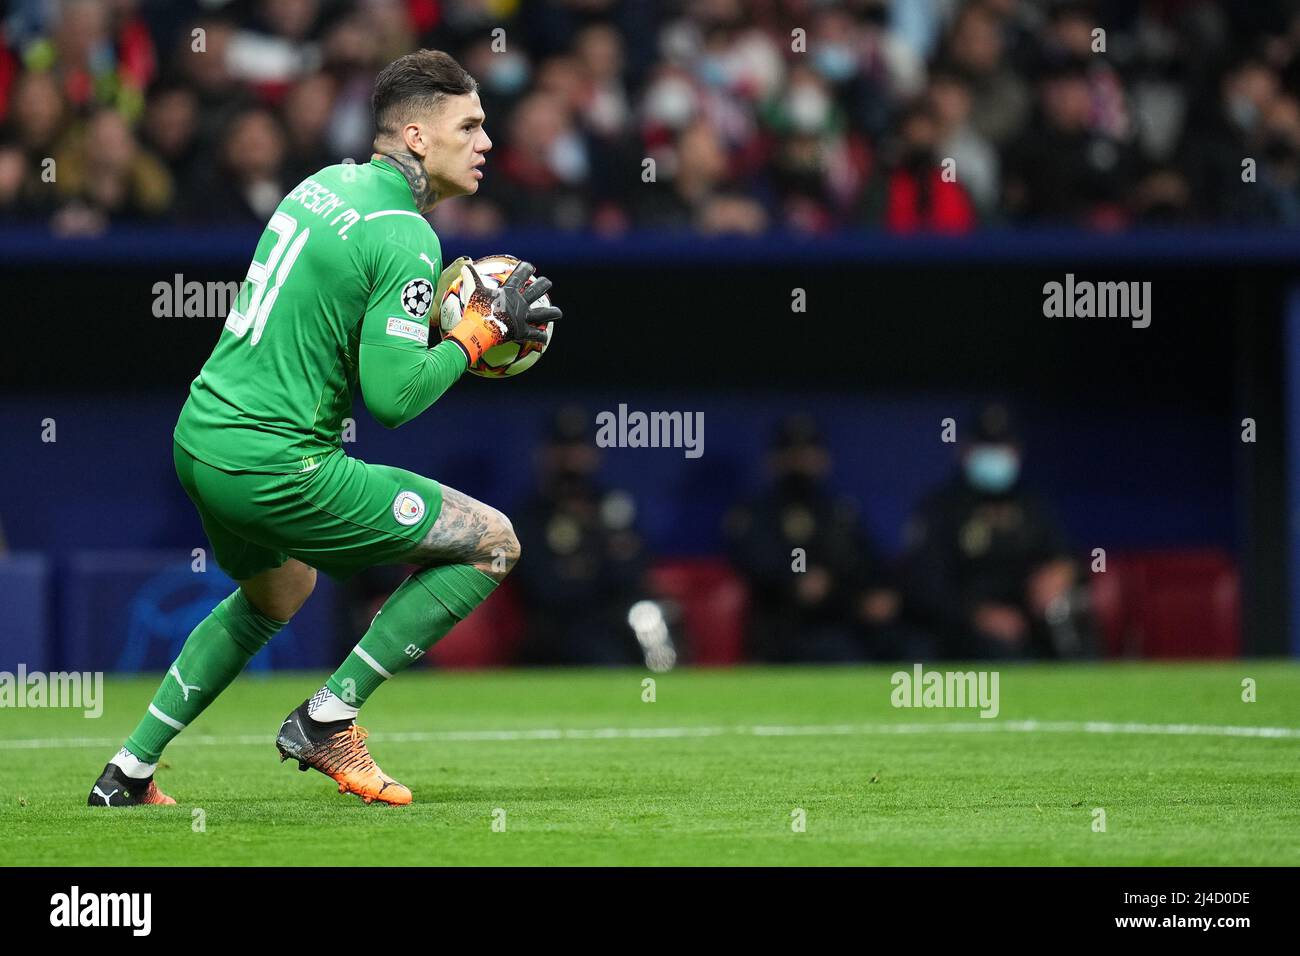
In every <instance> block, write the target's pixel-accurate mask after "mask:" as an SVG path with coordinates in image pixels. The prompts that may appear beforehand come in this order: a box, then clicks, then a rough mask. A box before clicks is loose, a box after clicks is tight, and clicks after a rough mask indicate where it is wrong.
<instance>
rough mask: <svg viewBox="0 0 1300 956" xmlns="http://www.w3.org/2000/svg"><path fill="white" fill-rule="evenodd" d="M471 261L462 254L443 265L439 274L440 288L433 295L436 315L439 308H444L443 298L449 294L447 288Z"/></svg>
mask: <svg viewBox="0 0 1300 956" xmlns="http://www.w3.org/2000/svg"><path fill="white" fill-rule="evenodd" d="M468 262H469V256H461V257H460V258H459V259H456V260H454V261H452V262H449V263H447V264H446V265H445V266H443V267H442V272H441V273H439V274H438V290H437V291H436V292H435V293H434V295H433V308H434V313H435V315H436V314H437V310H438V309H440V308H442V300H443V299H444V298H445V297H446V295H447V290H448V289H450V288H451V284H452V283H453V282H455V281H456V280H457V279H459V278H460V272H461V270H462V269H464V268H465V266H466V264H467V263H468Z"/></svg>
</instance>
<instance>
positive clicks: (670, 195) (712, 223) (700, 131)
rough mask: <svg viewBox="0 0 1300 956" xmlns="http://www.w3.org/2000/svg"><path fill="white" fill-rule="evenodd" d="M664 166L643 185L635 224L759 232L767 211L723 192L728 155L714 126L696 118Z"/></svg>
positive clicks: (725, 190)
mask: <svg viewBox="0 0 1300 956" xmlns="http://www.w3.org/2000/svg"><path fill="white" fill-rule="evenodd" d="M665 159H666V160H667V162H666V168H663V167H659V166H656V179H655V181H654V182H651V183H645V184H644V185H643V186H642V193H641V199H640V202H639V204H638V206H639V209H638V216H637V219H638V222H640V223H642V224H645V225H648V226H651V227H653V228H656V229H663V230H676V231H685V230H691V229H694V230H698V231H700V232H703V233H706V234H716V233H721V232H737V233H749V234H753V233H757V232H761V231H762V230H763V229H764V228H765V227H766V224H767V213H766V211H765V210H764V209H763V207H762V206H761V205H760V204H759V203H758V202H757V201H755V200H753V199H751V198H749V197H747V196H744V195H742V194H739V193H737V192H736V191H734V190H732V189H729V188H727V185H726V184H727V182H728V179H729V176H728V165H727V155H726V151H725V148H724V146H723V143H722V140H721V139H720V138H719V136H718V135H717V132H716V131H715V130H714V128H713V127H712V126H711V125H710V124H708V123H706V122H704V121H703V120H697V121H695V122H693V123H691V124H690V125H689V126H687V127H686V128H685V129H684V130H682V132H681V134H680V135H679V136H678V137H677V141H676V144H675V149H674V151H673V152H672V153H671V154H669V155H668V156H666V157H665Z"/></svg>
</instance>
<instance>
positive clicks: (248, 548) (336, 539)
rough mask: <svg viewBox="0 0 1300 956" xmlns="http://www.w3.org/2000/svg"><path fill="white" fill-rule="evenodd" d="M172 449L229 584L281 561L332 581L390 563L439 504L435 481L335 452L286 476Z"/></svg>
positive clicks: (420, 534) (401, 556)
mask: <svg viewBox="0 0 1300 956" xmlns="http://www.w3.org/2000/svg"><path fill="white" fill-rule="evenodd" d="M173 454H174V457H175V460H176V474H177V476H178V477H179V478H180V480H181V484H182V485H183V486H184V487H185V491H186V493H187V494H188V495H189V496H190V499H191V500H192V501H193V502H194V506H195V507H196V508H198V510H199V517H200V518H201V519H202V520H203V530H204V531H205V532H206V533H207V536H208V540H209V541H210V542H211V543H212V552H213V557H214V558H215V560H216V562H217V564H219V565H220V566H221V570H223V571H225V572H226V573H227V574H229V575H230V576H231V577H232V578H234V579H235V580H236V581H243V580H246V579H248V578H251V577H252V576H253V575H255V574H257V573H258V572H260V571H266V570H268V569H270V568H278V567H279V566H280V565H282V564H284V562H285V561H286V560H288V559H289V558H297V559H298V560H299V561H301V562H303V563H304V564H308V565H311V566H312V567H313V568H318V569H320V570H321V571H324V572H325V573H326V574H328V575H329V576H330V577H333V578H346V577H350V576H351V575H353V574H356V573H357V572H358V571H363V570H365V569H366V568H369V567H373V566H375V565H377V564H400V563H402V562H403V561H404V560H406V559H407V557H408V556H409V555H410V553H411V551H412V550H413V549H414V548H415V546H416V545H418V544H419V543H420V542H421V541H422V540H423V539H424V536H425V535H426V534H427V533H428V532H429V529H430V528H431V527H432V526H433V523H434V522H435V521H437V520H438V513H439V512H440V511H441V510H442V488H441V487H440V486H439V484H438V483H437V482H436V481H433V480H432V479H430V478H424V477H421V476H420V475H417V474H415V473H414V472H410V471H405V470H403V469H401V468H391V467H389V466H388V465H368V464H366V463H365V462H364V461H359V460H358V459H356V458H350V457H348V456H347V455H345V454H344V453H343V452H342V451H338V452H335V453H333V454H329V455H326V456H324V457H323V458H321V459H319V464H318V465H317V466H316V467H315V468H313V469H311V470H310V471H306V472H302V473H300V474H293V475H272V474H261V473H255V472H228V471H222V470H221V469H219V468H214V467H212V466H211V465H206V464H204V463H203V462H201V461H199V460H198V459H197V458H195V457H194V456H193V455H191V454H190V453H189V452H187V451H186V450H185V449H184V448H182V447H181V446H180V445H177V444H174V445H173Z"/></svg>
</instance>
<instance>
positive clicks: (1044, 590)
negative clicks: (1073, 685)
mask: <svg viewBox="0 0 1300 956" xmlns="http://www.w3.org/2000/svg"><path fill="white" fill-rule="evenodd" d="M958 427H959V428H960V427H961V426H960V425H959V426H958ZM970 427H971V428H972V434H971V436H970V438H969V439H967V440H965V441H964V442H963V444H962V445H961V446H960V464H959V467H958V470H957V473H956V474H955V475H954V476H953V478H952V479H951V480H950V481H949V482H948V483H947V484H945V485H944V486H942V487H940V488H939V489H938V490H937V491H935V492H934V493H932V494H931V495H930V496H929V497H928V498H926V499H925V500H924V501H923V502H922V504H921V505H920V507H919V508H918V509H917V510H916V512H915V514H914V515H913V517H912V519H911V521H910V522H909V525H908V530H907V547H906V558H905V564H906V568H907V571H906V576H907V580H908V586H907V600H908V605H909V608H910V609H911V610H912V611H913V612H914V613H915V615H916V617H917V619H918V622H919V623H920V624H921V625H922V626H924V627H927V628H929V629H930V630H931V631H932V632H933V633H934V634H935V635H936V637H937V638H938V642H939V646H940V647H941V648H942V652H943V654H944V655H945V656H949V657H953V658H1017V657H1074V656H1085V655H1088V654H1090V653H1091V647H1092V645H1093V640H1092V634H1091V631H1092V629H1091V624H1090V621H1089V619H1088V615H1087V612H1086V607H1085V602H1084V601H1083V595H1082V593H1081V591H1080V589H1079V588H1078V568H1077V566H1076V563H1075V562H1074V560H1073V559H1072V557H1071V556H1070V552H1069V549H1068V547H1067V545H1066V542H1065V538H1064V534H1063V532H1062V530H1061V528H1060V526H1059V525H1058V524H1057V522H1056V520H1055V518H1054V517H1053V516H1052V514H1051V510H1050V509H1049V508H1048V506H1047V504H1046V503H1045V502H1044V501H1043V500H1042V499H1040V498H1039V497H1037V496H1036V495H1034V494H1032V493H1030V492H1029V491H1027V490H1026V489H1025V488H1024V487H1023V486H1022V484H1021V481H1020V471H1021V461H1022V454H1023V449H1022V446H1021V442H1020V440H1019V438H1018V437H1017V435H1016V432H1015V430H1014V428H1013V427H1012V423H1011V419H1010V416H1009V413H1008V411H1007V409H1006V407H1005V406H1003V405H1000V404H990V405H986V406H985V407H983V408H982V409H980V411H979V413H978V414H977V416H976V418H975V421H974V422H973V423H972V424H971V426H970Z"/></svg>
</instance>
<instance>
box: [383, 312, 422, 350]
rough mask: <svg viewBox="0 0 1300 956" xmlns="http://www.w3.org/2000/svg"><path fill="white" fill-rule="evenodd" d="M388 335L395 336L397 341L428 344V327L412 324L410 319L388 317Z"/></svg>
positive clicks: (417, 323)
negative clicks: (404, 340) (403, 340)
mask: <svg viewBox="0 0 1300 956" xmlns="http://www.w3.org/2000/svg"><path fill="white" fill-rule="evenodd" d="M388 334H389V335H396V336H397V337H398V338H399V339H410V340H411V341H412V342H419V343H420V344H421V345H428V344H429V327H428V326H427V325H423V324H421V323H419V322H412V321H411V320H410V319H399V318H397V317H396V316H390V317H389V319H388Z"/></svg>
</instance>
